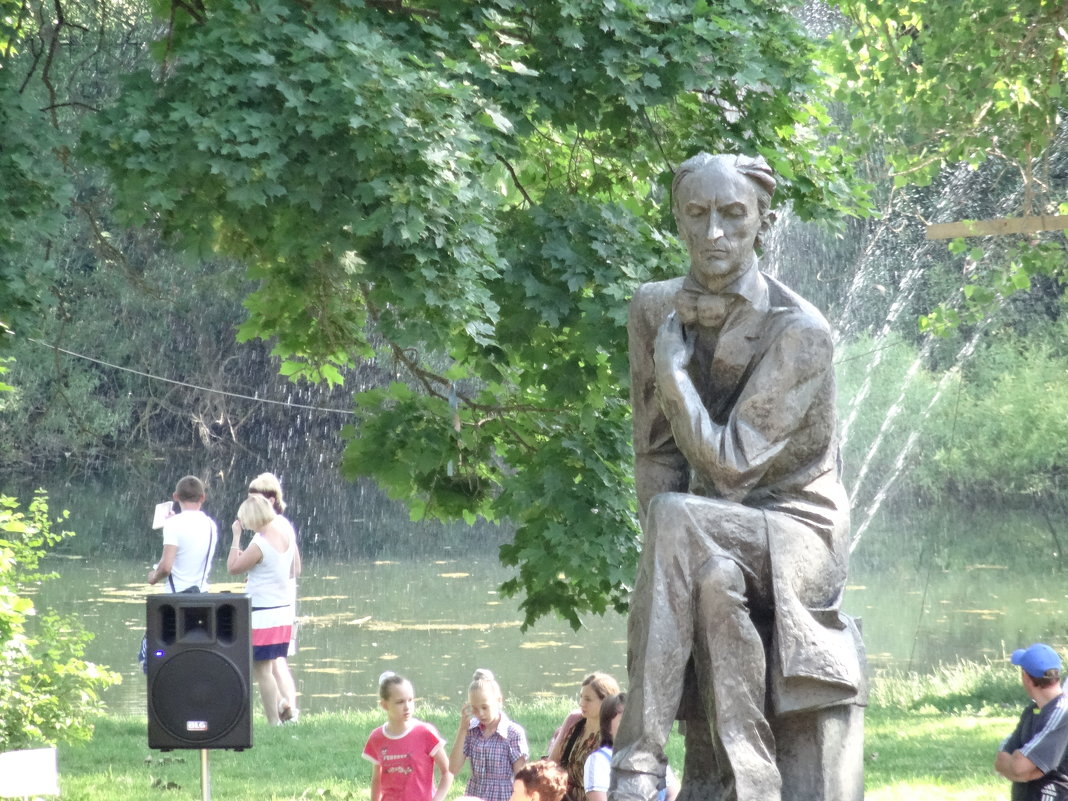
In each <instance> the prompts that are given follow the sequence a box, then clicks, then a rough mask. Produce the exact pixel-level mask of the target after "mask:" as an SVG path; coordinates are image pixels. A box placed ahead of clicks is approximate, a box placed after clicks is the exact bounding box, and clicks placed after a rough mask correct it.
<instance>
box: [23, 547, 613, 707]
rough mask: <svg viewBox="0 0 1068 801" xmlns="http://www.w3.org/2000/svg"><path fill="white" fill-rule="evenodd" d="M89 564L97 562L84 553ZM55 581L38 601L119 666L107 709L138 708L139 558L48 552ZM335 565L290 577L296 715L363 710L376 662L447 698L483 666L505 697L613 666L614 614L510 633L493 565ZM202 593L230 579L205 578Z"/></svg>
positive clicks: (549, 688) (516, 617) (95, 653)
mask: <svg viewBox="0 0 1068 801" xmlns="http://www.w3.org/2000/svg"><path fill="white" fill-rule="evenodd" d="M93 562H98V560H93ZM52 566H53V568H54V569H56V570H57V571H58V572H59V573H60V574H61V578H60V579H58V580H56V581H52V582H48V583H46V584H45V586H44V587H43V588H42V590H41V592H40V595H39V597H38V601H39V602H40V603H41V604H42V605H50V606H53V607H55V608H57V609H59V610H60V611H63V612H66V613H71V612H75V613H76V614H77V615H78V617H79V618H80V619H81V620H82V622H83V623H84V624H85V626H86V627H87V628H89V629H90V630H91V631H93V632H95V633H96V639H95V640H94V642H93V643H92V644H91V645H90V648H89V655H90V658H91V659H93V660H94V661H98V662H101V663H105V664H108V665H110V666H111V667H112V668H113V669H115V670H118V671H120V672H121V673H122V674H123V684H122V685H121V686H119V687H116V688H112V689H111V690H109V691H108V694H107V695H106V696H105V697H106V701H107V703H108V705H109V707H110V708H112V709H116V710H122V711H126V712H141V711H143V709H144V705H145V698H144V678H143V676H142V675H141V674H140V672H139V668H138V667H137V665H136V663H135V661H134V656H135V653H136V648H137V644H138V642H139V641H140V637H141V633H142V631H143V627H144V606H145V605H144V596H145V590H146V587H145V585H144V584H143V583H142V582H141V581H130V580H129V579H130V578H131V577H138V578H140V577H141V576H142V575H143V574H144V573H145V572H146V566H145V565H143V564H142V563H141V562H132V561H128V560H124V561H118V562H113V563H111V564H107V565H101V564H99V563H96V564H94V563H92V562H90V560H88V559H80V558H59V559H53V560H52ZM462 567H463V569H462V570H461V569H458V568H459V565H458V563H457V562H447V561H446V562H430V563H401V562H377V563H376V562H361V563H355V564H347V563H341V562H337V561H333V560H324V559H314V560H309V561H308V562H307V563H306V564H305V573H304V576H303V577H302V579H301V583H300V591H301V598H300V607H299V616H300V627H299V634H298V643H299V651H298V654H297V655H296V656H295V657H294V658H293V659H292V661H291V664H292V665H293V669H294V673H295V674H296V676H297V680H298V684H299V686H300V690H301V694H302V706H303V707H304V709H305V710H306V711H307V712H315V711H317V710H324V709H338V708H367V707H369V706H372V705H373V704H374V703H375V702H376V700H377V681H378V676H379V674H380V673H381V672H382V671H384V670H387V669H388V670H395V671H396V672H398V673H403V674H405V675H408V676H409V677H410V678H411V679H412V680H413V682H414V683H415V686H416V690H417V692H418V693H419V695H420V697H421V698H422V699H423V700H424V701H427V702H430V703H435V704H443V705H448V706H453V705H456V706H459V704H460V703H461V701H462V693H463V691H464V690H465V689H466V687H467V684H468V683H469V682H470V678H471V674H472V673H473V672H474V670H475V669H476V668H478V667H488V668H491V669H492V670H493V671H494V672H495V673H496V674H497V675H498V676H499V677H500V679H501V683H502V685H503V688H504V690H505V693H506V694H507V695H508V696H509V697H513V698H524V699H531V698H536V697H538V696H559V695H565V694H568V695H569V694H573V693H574V691H575V688H576V687H577V686H578V684H579V683H580V682H581V679H582V677H583V676H584V675H586V673H588V672H589V671H591V670H604V671H607V672H609V673H612V674H615V675H616V676H619V677H620V678H622V677H623V676H624V675H625V667H624V665H625V653H626V633H625V620H624V619H623V618H621V617H620V616H618V615H611V616H608V617H605V618H594V619H592V620H590V621H588V628H587V629H585V630H583V631H582V632H580V633H575V632H573V631H571V630H570V629H569V628H567V627H566V626H565V625H564V624H561V623H559V622H554V621H546V622H545V623H544V624H539V626H538V627H537V628H536V629H535V630H532V631H529V632H527V633H526V634H523V633H522V632H520V621H521V615H520V613H519V611H518V608H517V605H516V602H515V601H513V600H503V599H501V598H499V597H498V595H497V592H496V587H497V586H498V585H499V584H500V582H501V581H502V580H503V579H504V578H506V575H505V573H504V572H503V571H502V570H501V568H500V567H499V566H498V565H496V564H494V563H488V564H480V563H477V562H472V561H471V560H464V562H463V564H462ZM213 578H214V580H213V583H212V590H213V591H227V590H233V591H240V590H241V585H240V584H237V583H233V582H228V581H226V577H225V576H220V575H217V576H215V577H213Z"/></svg>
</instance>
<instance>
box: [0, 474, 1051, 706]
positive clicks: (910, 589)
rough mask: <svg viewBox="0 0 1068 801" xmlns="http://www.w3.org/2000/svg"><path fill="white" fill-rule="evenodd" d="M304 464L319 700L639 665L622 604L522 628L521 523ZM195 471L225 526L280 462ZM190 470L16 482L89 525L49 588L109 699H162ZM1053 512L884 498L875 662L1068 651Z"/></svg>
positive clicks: (871, 620)
mask: <svg viewBox="0 0 1068 801" xmlns="http://www.w3.org/2000/svg"><path fill="white" fill-rule="evenodd" d="M280 461H281V460H280ZM290 464H293V465H295V466H294V467H293V468H292V469H289V470H288V471H287V469H286V463H284V462H283V463H280V464H279V466H278V467H276V469H277V470H278V471H279V472H280V473H281V475H282V480H283V484H284V486H285V487H286V494H287V497H290V499H291V500H292V499H295V502H293V504H292V506H291V507H290V509H289V510H287V514H289V516H290V517H291V519H292V520H293V521H294V523H295V524H296V525H297V528H298V530H299V532H300V534H301V543H302V544H301V550H302V552H303V554H304V556H305V569H304V575H303V576H302V578H301V582H300V608H299V614H300V620H301V625H300V633H299V645H300V649H299V653H298V654H297V655H296V656H295V657H294V658H293V660H292V662H293V667H294V673H295V675H296V676H297V679H298V682H299V685H300V690H301V693H302V695H303V700H302V705H303V706H304V707H305V708H306V709H307V710H308V711H309V712H314V711H316V710H323V709H337V708H367V707H369V706H371V705H373V704H374V702H375V693H376V690H377V686H376V685H377V678H378V676H379V674H380V673H381V672H382V671H383V670H387V669H390V670H395V671H396V672H398V673H402V674H405V675H408V676H409V677H410V678H411V679H412V680H413V681H414V683H415V686H416V690H417V692H418V693H419V694H420V696H421V697H422V698H423V699H424V700H426V701H428V702H431V703H435V704H450V705H452V704H459V703H460V701H461V696H462V692H463V689H464V688H466V686H467V684H468V683H469V682H470V679H471V674H472V673H473V672H474V670H475V669H476V668H480V667H486V668H490V669H492V670H493V671H494V672H495V673H496V674H497V675H498V677H499V678H500V680H501V684H502V686H503V689H504V691H505V693H506V695H508V696H509V697H512V698H517V699H524V700H527V699H533V698H537V697H539V696H543V695H553V696H561V695H566V696H573V695H574V694H575V693H576V692H577V687H578V685H579V683H580V682H581V680H582V677H583V676H584V675H586V674H587V673H588V672H590V671H591V670H604V671H607V672H609V673H612V674H614V675H616V676H617V677H619V678H620V679H623V678H625V673H626V671H625V663H626V621H625V619H624V618H623V617H621V616H619V615H608V616H605V617H603V618H600V617H594V616H591V617H588V618H587V619H585V620H584V624H585V627H584V628H583V629H582V630H581V631H579V632H574V631H572V630H571V629H570V628H569V627H568V626H567V625H566V624H564V623H561V622H560V621H558V620H555V619H545V620H542V621H539V622H538V623H537V624H536V625H535V626H534V627H533V628H532V629H530V630H529V631H527V632H525V633H524V632H522V631H521V629H520V621H521V620H522V615H521V613H520V612H519V610H518V600H517V599H506V598H502V597H500V596H499V595H498V593H497V588H498V587H499V586H500V584H501V582H503V581H504V580H506V579H508V578H511V573H509V572H508V571H506V570H505V569H504V568H502V567H501V566H500V565H499V564H498V563H497V561H496V558H495V557H496V551H497V546H498V545H499V543H500V542H502V541H504V540H505V539H507V537H508V531H507V530H506V529H505V528H504V527H493V526H488V525H481V526H476V527H474V528H467V527H465V526H457V527H444V526H440V525H431V524H427V523H412V522H411V521H409V520H408V519H407V514H406V513H405V512H404V511H403V510H401V509H399V508H398V507H397V505H396V504H391V503H390V502H388V501H386V500H385V499H384V498H382V496H381V493H378V492H377V491H376V490H374V489H373V487H369V486H367V485H363V484H357V485H352V484H347V483H346V482H344V481H343V480H342V479H341V478H340V477H339V476H338V475H337V472H336V469H333V468H331V467H329V466H328V465H322V466H320V467H319V468H318V469H314V470H312V469H310V468H308V467H306V465H308V464H309V462H308V461H307V460H294V461H292V462H290ZM186 469H189V470H190V471H191V472H194V473H197V474H199V475H202V476H204V477H205V478H206V479H208V481H209V505H208V507H206V508H207V509H208V511H209V512H210V513H211V514H213V515H214V516H215V517H216V519H217V520H219V521H220V522H222V523H223V525H222V527H221V528H222V529H223V530H224V533H225V529H226V528H227V526H226V525H225V522H226V521H228V520H230V519H232V515H233V510H234V509H236V506H237V503H238V502H239V501H240V500H241V499H242V498H243V496H244V488H245V487H246V486H247V482H248V479H249V478H250V477H251V476H254V475H256V473H258V472H260V471H261V470H263V469H266V465H263V464H262V463H260V464H249V465H229V466H228V467H227V469H225V470H224V469H223V468H222V466H219V465H214V466H209V465H200V466H195V467H194V466H190V467H188V468H186ZM179 475H180V472H178V471H176V470H175V469H174V467H173V466H170V465H164V464H161V465H160V466H159V471H158V473H157V474H156V475H151V474H147V473H146V472H145V471H144V470H143V469H142V470H139V471H133V470H119V469H117V468H115V469H110V470H108V471H106V472H105V473H103V474H101V475H98V476H68V477H65V478H59V477H56V476H52V477H49V478H48V479H47V480H39V481H37V482H36V483H35V484H34V485H30V486H29V487H27V486H26V485H25V484H24V485H22V486H21V487H11V488H8V489H7V490H6V492H7V493H8V494H14V495H16V496H17V497H19V498H20V499H22V501H23V503H24V504H25V502H27V501H28V499H29V497H30V494H31V492H32V486H44V487H46V488H48V490H49V495H50V507H51V509H52V510H53V511H54V512H58V510H61V509H69V510H70V512H71V517H70V520H69V522H68V523H67V524H66V526H65V527H69V528H72V529H74V530H75V531H77V536H76V537H74V538H73V539H72V540H70V541H68V542H65V543H64V545H63V547H62V548H61V550H60V552H59V553H58V554H56V555H54V556H51V557H50V558H49V564H50V566H51V567H52V569H54V570H56V571H57V572H58V573H59V574H60V576H61V577H60V578H59V579H57V580H54V581H49V582H45V584H44V585H43V586H42V587H41V588H40V590H39V593H38V598H37V600H38V602H39V604H40V605H41V606H47V607H53V608H55V609H57V610H58V611H60V612H63V613H68V614H76V615H77V616H78V617H79V618H80V619H81V621H82V622H83V623H84V624H85V626H86V628H88V629H89V630H90V631H92V632H94V633H95V634H96V638H95V640H94V641H93V642H92V643H91V645H90V647H89V657H90V658H91V659H92V660H93V661H96V662H99V663H102V664H106V665H108V666H110V667H111V668H112V669H114V670H117V671H119V672H121V673H122V674H123V677H124V681H123V683H122V685H121V686H118V687H115V688H112V689H111V690H109V691H108V692H107V695H106V697H105V700H106V701H107V703H108V705H109V707H111V708H113V709H116V710H122V711H128V712H142V711H143V710H144V708H145V697H144V695H145V692H144V691H145V684H144V678H143V676H142V675H141V674H140V672H139V667H138V665H137V664H136V661H135V654H136V650H137V646H138V645H139V643H140V638H141V634H142V632H143V629H144V620H145V600H144V599H145V593H146V592H147V591H148V590H149V589H150V588H149V587H148V586H147V585H146V584H145V581H144V580H145V576H146V574H147V572H148V567H149V565H150V564H151V563H152V562H154V561H156V560H157V559H158V557H159V552H160V539H159V532H158V531H152V530H151V529H150V527H149V523H150V520H151V513H152V507H153V505H154V504H155V503H156V502H158V501H160V500H164V499H165V498H166V497H167V494H169V488H170V487H172V486H173V484H174V481H175V480H176V479H177V477H178V476H179ZM161 488H167V489H161ZM1053 525H1054V523H1053V522H1051V521H1049V520H1047V519H1046V518H1044V517H1043V516H1042V515H1039V514H1037V513H1035V512H1028V511H1027V510H1023V511H1020V510H1007V509H997V510H993V509H986V510H982V509H979V510H960V509H938V510H930V509H929V510H927V511H924V512H919V511H916V509H915V508H914V507H911V506H899V507H897V508H896V509H894V510H893V511H890V510H889V509H885V508H884V510H883V512H882V513H881V514H880V516H879V518H878V520H876V523H875V525H873V526H872V527H871V529H869V531H868V532H867V533H866V534H865V537H864V540H863V541H862V542H861V544H860V547H859V548H858V550H857V552H856V553H855V554H854V557H853V567H852V569H851V573H850V584H849V587H848V589H847V592H846V598H845V609H846V611H847V612H849V613H851V614H853V615H855V616H858V617H860V618H861V619H862V625H863V630H864V638H865V644H866V647H867V650H868V658H869V664H870V666H871V669H872V671H873V672H874V673H879V672H881V671H904V670H914V671H926V670H929V669H930V668H931V667H932V666H935V665H938V664H939V663H944V662H946V663H952V662H955V661H957V660H958V659H986V658H989V659H994V660H1003V659H1004V658H1005V656H1006V654H1008V653H1011V652H1012V650H1013V649H1015V648H1017V647H1019V646H1021V645H1026V644H1028V643H1030V642H1032V641H1034V640H1039V639H1041V640H1045V641H1048V642H1050V643H1052V644H1054V645H1055V646H1057V647H1062V648H1065V647H1068V625H1066V622H1065V621H1066V620H1068V615H1066V614H1065V611H1064V610H1065V607H1066V605H1068V604H1066V602H1068V581H1066V580H1065V573H1064V572H1063V571H1064V570H1065V569H1066V568H1068V565H1063V564H1062V557H1061V556H1060V555H1058V554H1057V551H1058V550H1059V543H1060V542H1061V541H1065V540H1066V537H1065V536H1064V535H1061V534H1057V533H1056V532H1053V535H1052V536H1051V527H1052V526H1053ZM225 541H226V538H225V537H224V542H225ZM224 558H225V557H224V556H223V555H222V554H220V555H218V558H217V559H216V564H215V571H214V573H213V581H214V583H213V589H231V590H240V589H241V585H240V584H238V583H233V582H232V581H231V579H230V577H228V576H227V575H226V572H225V567H224V563H223V561H222V560H223V559H224Z"/></svg>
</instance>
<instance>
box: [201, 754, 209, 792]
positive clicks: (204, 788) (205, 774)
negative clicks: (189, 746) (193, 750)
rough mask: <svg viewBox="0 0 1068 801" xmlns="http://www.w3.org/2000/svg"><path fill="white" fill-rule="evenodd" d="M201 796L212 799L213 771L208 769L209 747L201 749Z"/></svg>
mask: <svg viewBox="0 0 1068 801" xmlns="http://www.w3.org/2000/svg"><path fill="white" fill-rule="evenodd" d="M200 798H201V801H211V771H210V770H208V749H207V748H201V749H200Z"/></svg>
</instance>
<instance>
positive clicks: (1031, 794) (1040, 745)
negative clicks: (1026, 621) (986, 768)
mask: <svg viewBox="0 0 1068 801" xmlns="http://www.w3.org/2000/svg"><path fill="white" fill-rule="evenodd" d="M1012 664H1014V665H1016V666H1018V667H1019V668H1020V680H1021V682H1022V683H1023V686H1024V690H1026V691H1027V694H1028V695H1029V696H1030V697H1031V704H1030V705H1029V706H1028V707H1027V709H1025V710H1024V711H1023V714H1022V715H1021V716H1020V722H1019V723H1018V724H1017V726H1016V731H1014V732H1013V733H1012V734H1011V735H1009V737H1008V738H1007V739H1006V740H1005V742H1003V743H1002V744H1001V750H999V751H998V755H997V758H996V759H995V760H994V770H996V771H997V772H998V773H1000V774H1001V775H1002V776H1004V777H1005V778H1006V779H1008V780H1009V781H1011V782H1012V796H1011V798H1012V801H1064V800H1065V799H1068V755H1066V754H1065V751H1066V749H1068V696H1066V695H1065V694H1064V693H1063V692H1062V691H1061V659H1060V657H1059V656H1057V652H1056V651H1054V650H1053V649H1052V648H1050V647H1049V646H1048V645H1046V644H1045V643H1040V642H1036V643H1035V644H1034V645H1031V646H1029V647H1027V648H1020V649H1018V650H1016V651H1014V652H1013V654H1012Z"/></svg>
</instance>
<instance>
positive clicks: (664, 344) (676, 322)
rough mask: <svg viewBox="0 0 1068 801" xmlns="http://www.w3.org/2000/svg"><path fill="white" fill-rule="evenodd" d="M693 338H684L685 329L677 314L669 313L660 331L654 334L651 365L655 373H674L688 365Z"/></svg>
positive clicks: (691, 352)
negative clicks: (654, 368) (654, 366)
mask: <svg viewBox="0 0 1068 801" xmlns="http://www.w3.org/2000/svg"><path fill="white" fill-rule="evenodd" d="M693 346H694V336H693V335H692V334H691V335H690V336H686V329H685V328H683V326H682V321H681V320H680V319H679V316H678V314H676V313H675V312H671V314H669V315H668V317H667V319H666V320H665V321H664V324H663V325H661V326H660V330H659V331H657V332H656V341H655V342H654V343H653V364H654V365H656V370H657V372H658V373H659V372H661V371H667V372H674V371H675V370H681V369H683V368H685V367H686V365H688V364H689V363H690V359H691V358H692V357H693Z"/></svg>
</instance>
